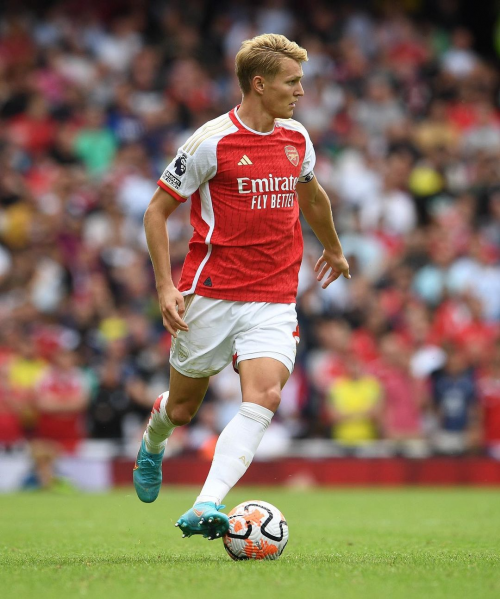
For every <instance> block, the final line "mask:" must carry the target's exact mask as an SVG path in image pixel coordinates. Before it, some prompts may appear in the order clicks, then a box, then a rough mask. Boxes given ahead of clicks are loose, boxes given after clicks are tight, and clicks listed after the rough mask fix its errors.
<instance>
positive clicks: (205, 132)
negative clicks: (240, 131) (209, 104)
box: [182, 113, 236, 156]
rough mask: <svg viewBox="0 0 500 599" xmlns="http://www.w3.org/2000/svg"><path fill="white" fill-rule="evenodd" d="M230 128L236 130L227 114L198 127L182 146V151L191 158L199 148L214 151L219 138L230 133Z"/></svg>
mask: <svg viewBox="0 0 500 599" xmlns="http://www.w3.org/2000/svg"><path fill="white" fill-rule="evenodd" d="M231 128H233V129H236V127H235V125H234V123H233V122H232V120H231V118H230V117H229V113H225V114H222V115H221V116H218V117H217V118H215V119H212V120H211V121H208V122H206V123H205V124H204V125H202V126H201V127H199V128H198V129H197V130H196V131H195V132H194V133H193V135H191V137H190V138H189V139H188V140H187V141H186V143H185V144H184V145H183V146H182V150H183V151H184V152H185V153H186V154H190V155H191V156H193V155H194V154H195V153H196V152H197V151H199V149H200V148H203V149H204V150H210V149H211V148H212V149H215V146H216V145H217V142H218V141H219V140H220V139H221V137H224V136H225V135H228V134H229V133H231Z"/></svg>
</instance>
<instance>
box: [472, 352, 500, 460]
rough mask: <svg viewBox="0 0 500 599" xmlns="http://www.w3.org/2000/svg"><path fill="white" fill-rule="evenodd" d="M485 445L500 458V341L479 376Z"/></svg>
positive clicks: (494, 455) (492, 453)
mask: <svg viewBox="0 0 500 599" xmlns="http://www.w3.org/2000/svg"><path fill="white" fill-rule="evenodd" d="M477 386H478V395H479V403H480V409H481V420H482V435H483V444H484V446H485V448H486V450H487V452H488V453H489V454H490V455H491V456H493V457H494V458H496V459H499V458H500V341H497V343H496V345H495V348H494V349H493V351H491V352H490V353H489V354H488V358H487V361H486V364H485V366H484V368H482V369H481V370H480V372H479V376H478V382H477Z"/></svg>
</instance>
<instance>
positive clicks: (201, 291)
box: [179, 287, 297, 304]
mask: <svg viewBox="0 0 500 599" xmlns="http://www.w3.org/2000/svg"><path fill="white" fill-rule="evenodd" d="M179 291H180V292H181V293H182V295H184V296H185V295H189V294H191V293H195V294H196V295H201V296H203V297H209V298H211V299H219V300H226V301H229V302H243V303H245V302H265V303H268V304H295V303H296V301H297V295H296V294H289V295H276V294H273V295H269V294H266V293H237V294H236V293H231V292H225V291H221V290H217V291H210V290H208V289H206V288H205V287H201V288H200V287H196V288H195V290H194V292H193V291H191V288H189V289H184V290H182V289H179Z"/></svg>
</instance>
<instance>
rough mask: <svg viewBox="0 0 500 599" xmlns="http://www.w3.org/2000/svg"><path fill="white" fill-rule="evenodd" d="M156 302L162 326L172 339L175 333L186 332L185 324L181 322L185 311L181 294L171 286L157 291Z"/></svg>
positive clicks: (175, 335)
mask: <svg viewBox="0 0 500 599" xmlns="http://www.w3.org/2000/svg"><path fill="white" fill-rule="evenodd" d="M158 301H159V303H160V311H161V315H162V317H163V326H164V327H165V328H166V329H167V331H168V332H169V333H171V334H172V336H173V337H177V331H188V330H189V328H188V326H187V324H186V323H185V322H184V321H183V320H182V317H183V316H184V312H185V310H186V308H185V305H184V297H183V295H182V293H181V292H180V291H179V290H178V289H176V288H175V287H174V286H173V285H171V286H169V287H165V288H161V289H158Z"/></svg>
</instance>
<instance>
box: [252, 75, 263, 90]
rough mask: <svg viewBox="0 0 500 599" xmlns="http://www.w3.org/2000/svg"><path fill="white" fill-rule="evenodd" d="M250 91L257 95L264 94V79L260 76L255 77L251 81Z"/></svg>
mask: <svg viewBox="0 0 500 599" xmlns="http://www.w3.org/2000/svg"><path fill="white" fill-rule="evenodd" d="M252 89H253V90H254V91H255V92H256V93H258V94H259V95H262V94H263V93H264V77H262V75H255V77H254V78H253V79H252Z"/></svg>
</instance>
